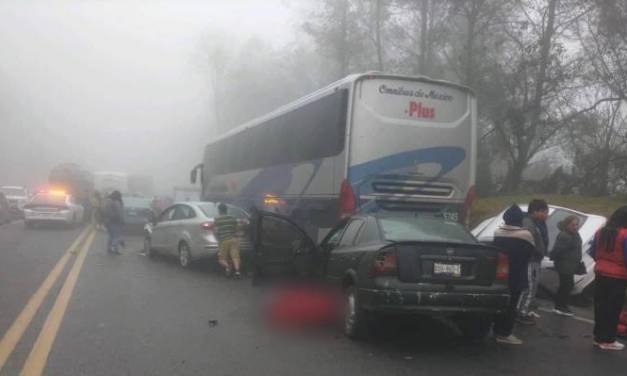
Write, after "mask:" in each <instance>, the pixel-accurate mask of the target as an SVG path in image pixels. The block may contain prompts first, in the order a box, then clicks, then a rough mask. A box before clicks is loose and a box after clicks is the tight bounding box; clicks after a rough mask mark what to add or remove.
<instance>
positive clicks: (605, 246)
mask: <svg viewBox="0 0 627 376" xmlns="http://www.w3.org/2000/svg"><path fill="white" fill-rule="evenodd" d="M594 241H595V244H594V247H593V248H592V257H593V258H594V260H595V261H596V265H595V268H594V271H595V273H596V279H595V286H594V322H595V324H594V344H595V345H596V346H598V347H599V348H600V349H602V350H623V349H624V348H625V345H623V344H622V343H620V342H618V341H616V330H617V326H618V320H619V316H620V312H621V310H622V309H623V304H624V303H625V288H626V287H627V264H626V262H627V206H623V207H620V208H618V209H617V210H616V211H615V212H614V214H612V216H611V217H610V220H609V221H608V222H607V224H606V225H605V226H604V227H603V228H601V229H600V230H599V232H597V234H596V236H595V239H594Z"/></svg>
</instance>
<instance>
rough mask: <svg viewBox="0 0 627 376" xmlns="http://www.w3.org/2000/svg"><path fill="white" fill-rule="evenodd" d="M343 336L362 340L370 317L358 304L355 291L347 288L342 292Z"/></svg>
mask: <svg viewBox="0 0 627 376" xmlns="http://www.w3.org/2000/svg"><path fill="white" fill-rule="evenodd" d="M343 318H344V319H343V322H342V324H343V329H344V334H345V335H346V336H347V337H348V338H350V339H353V340H360V339H364V338H365V337H366V334H367V330H368V325H369V324H370V315H369V313H368V312H366V311H365V310H364V309H363V308H362V307H361V304H360V302H359V298H358V295H357V289H356V288H355V286H349V287H348V288H347V289H346V291H345V292H344V316H343Z"/></svg>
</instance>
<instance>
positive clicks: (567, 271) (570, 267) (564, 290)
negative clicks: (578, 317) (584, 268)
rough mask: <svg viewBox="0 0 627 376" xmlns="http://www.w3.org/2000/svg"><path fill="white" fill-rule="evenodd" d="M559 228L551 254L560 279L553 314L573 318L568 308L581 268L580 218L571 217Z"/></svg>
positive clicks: (559, 225)
mask: <svg viewBox="0 0 627 376" xmlns="http://www.w3.org/2000/svg"><path fill="white" fill-rule="evenodd" d="M557 227H558V228H559V230H560V233H559V234H558V235H557V238H556V239H555V245H554V246H553V249H552V250H551V253H550V254H549V256H550V257H551V260H553V261H554V263H555V270H556V271H557V273H558V274H559V279H560V285H559V289H558V290H557V294H556V295H555V309H554V310H553V312H555V313H557V314H558V315H561V316H573V315H574V314H573V311H571V309H570V308H569V307H568V298H569V297H570V292H571V291H572V289H573V286H574V285H575V274H577V273H578V272H579V269H580V267H581V236H580V235H579V218H578V217H577V216H575V215H569V216H568V217H566V218H564V220H562V221H561V222H560V223H559V224H558V225H557Z"/></svg>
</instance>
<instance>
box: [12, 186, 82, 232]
mask: <svg viewBox="0 0 627 376" xmlns="http://www.w3.org/2000/svg"><path fill="white" fill-rule="evenodd" d="M83 214H84V209H83V206H82V205H80V204H78V203H77V202H76V200H75V199H74V197H73V196H72V195H70V194H68V193H66V192H63V191H49V192H39V193H37V194H36V195H35V196H33V198H32V199H31V200H30V201H29V202H28V203H27V204H26V205H24V224H25V226H26V227H27V228H31V227H32V226H33V225H34V224H36V223H62V224H65V225H67V226H74V225H78V224H80V223H81V222H82V221H83Z"/></svg>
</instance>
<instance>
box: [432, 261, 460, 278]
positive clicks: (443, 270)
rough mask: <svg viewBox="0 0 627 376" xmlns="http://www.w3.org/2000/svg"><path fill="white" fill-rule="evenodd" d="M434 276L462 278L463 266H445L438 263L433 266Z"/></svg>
mask: <svg viewBox="0 0 627 376" xmlns="http://www.w3.org/2000/svg"><path fill="white" fill-rule="evenodd" d="M433 274H434V275H447V276H452V277H461V276H462V264H445V263H441V262H436V263H434V264H433Z"/></svg>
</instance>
